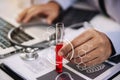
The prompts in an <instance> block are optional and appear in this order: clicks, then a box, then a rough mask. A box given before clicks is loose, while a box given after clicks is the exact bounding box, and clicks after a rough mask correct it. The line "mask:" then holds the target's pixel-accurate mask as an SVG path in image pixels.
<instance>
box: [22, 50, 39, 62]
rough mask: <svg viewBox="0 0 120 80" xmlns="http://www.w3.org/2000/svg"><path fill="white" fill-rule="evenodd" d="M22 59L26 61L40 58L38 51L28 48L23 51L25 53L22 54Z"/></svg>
mask: <svg viewBox="0 0 120 80" xmlns="http://www.w3.org/2000/svg"><path fill="white" fill-rule="evenodd" d="M20 57H21V58H22V59H23V60H26V61H32V60H36V59H37V58H38V57H39V56H38V53H37V51H36V49H31V48H26V49H24V50H23V53H21V54H20Z"/></svg>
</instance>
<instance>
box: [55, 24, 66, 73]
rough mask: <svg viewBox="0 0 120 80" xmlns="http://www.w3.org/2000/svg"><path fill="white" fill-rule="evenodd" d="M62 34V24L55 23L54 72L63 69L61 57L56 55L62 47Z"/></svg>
mask: <svg viewBox="0 0 120 80" xmlns="http://www.w3.org/2000/svg"><path fill="white" fill-rule="evenodd" d="M63 36H64V24H63V23H57V24H56V48H55V51H56V72H58V73H62V71H63V70H62V69H63V64H62V61H63V57H62V56H59V55H58V52H59V50H60V49H61V48H62V47H63Z"/></svg>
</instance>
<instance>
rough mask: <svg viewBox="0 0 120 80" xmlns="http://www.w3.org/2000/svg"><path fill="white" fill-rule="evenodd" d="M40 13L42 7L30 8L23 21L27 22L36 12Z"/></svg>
mask: <svg viewBox="0 0 120 80" xmlns="http://www.w3.org/2000/svg"><path fill="white" fill-rule="evenodd" d="M41 13H42V9H40V10H36V9H34V8H33V9H31V10H30V11H29V12H28V13H27V14H26V17H25V18H24V20H23V22H24V23H27V22H29V21H30V20H31V19H32V18H33V17H35V16H37V15H38V14H41Z"/></svg>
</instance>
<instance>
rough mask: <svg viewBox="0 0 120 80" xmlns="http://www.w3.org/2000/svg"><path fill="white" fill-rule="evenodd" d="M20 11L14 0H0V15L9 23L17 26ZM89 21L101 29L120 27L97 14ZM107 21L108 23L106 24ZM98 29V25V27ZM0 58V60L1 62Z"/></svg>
mask: <svg viewBox="0 0 120 80" xmlns="http://www.w3.org/2000/svg"><path fill="white" fill-rule="evenodd" d="M20 12H21V9H20V8H18V7H17V5H16V2H14V0H0V17H2V18H4V19H6V20H7V21H9V22H10V23H12V24H13V25H15V26H19V23H17V22H16V17H17V16H18V14H19V13H20ZM90 23H91V24H92V25H93V26H102V27H104V28H102V29H103V30H108V28H107V26H109V30H114V29H113V28H110V27H112V26H114V27H115V26H116V27H118V28H119V27H120V25H119V24H118V23H116V22H114V21H113V20H112V19H109V18H107V17H105V16H103V15H97V16H96V17H94V18H93V19H92V20H91V21H90ZM108 23H109V24H108ZM98 29H99V27H98ZM1 61H2V60H0V62H1Z"/></svg>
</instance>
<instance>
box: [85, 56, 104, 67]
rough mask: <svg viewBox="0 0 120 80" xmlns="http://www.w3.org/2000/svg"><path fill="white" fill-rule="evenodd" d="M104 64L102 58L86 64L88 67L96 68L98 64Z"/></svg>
mask: <svg viewBox="0 0 120 80" xmlns="http://www.w3.org/2000/svg"><path fill="white" fill-rule="evenodd" d="M102 62H104V61H103V60H102V57H99V58H96V59H93V60H91V61H89V62H86V63H84V64H86V66H94V65H97V64H101V63H102Z"/></svg>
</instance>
